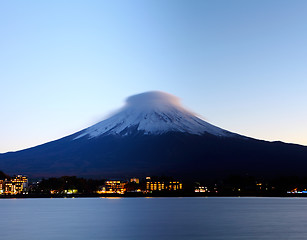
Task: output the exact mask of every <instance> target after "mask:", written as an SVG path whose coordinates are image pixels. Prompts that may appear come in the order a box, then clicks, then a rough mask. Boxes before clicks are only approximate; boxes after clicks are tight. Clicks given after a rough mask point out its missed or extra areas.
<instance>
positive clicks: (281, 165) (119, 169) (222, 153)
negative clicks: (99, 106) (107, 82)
mask: <svg viewBox="0 0 307 240" xmlns="http://www.w3.org/2000/svg"><path fill="white" fill-rule="evenodd" d="M306 167H307V147H305V146H300V145H296V144H286V143H282V142H267V141H262V140H257V139H253V138H249V137H245V136H242V135H239V134H236V133H232V132H229V131H226V130H224V129H221V128H219V127H216V126H214V125H212V124H210V123H208V122H206V121H204V120H202V119H201V118H199V117H197V116H196V115H195V114H193V113H192V112H190V111H188V110H186V109H185V108H183V107H182V106H181V104H180V101H179V99H178V98H177V97H175V96H173V95H171V94H168V93H164V92H158V91H153V92H146V93H141V94H138V95H134V96H131V97H129V98H128V99H127V100H126V104H125V106H124V107H123V108H122V109H120V110H119V111H118V112H117V113H115V114H114V115H113V116H111V117H109V118H107V119H106V120H103V121H101V122H99V123H97V124H95V125H93V126H91V127H89V128H87V129H84V130H82V131H79V132H77V133H75V134H72V135H70V136H67V137H64V138H61V139H59V140H56V141H52V142H49V143H45V144H43V145H39V146H36V147H33V148H29V149H25V150H22V151H17V152H9V153H5V154H0V170H2V171H4V172H6V173H8V174H18V173H21V174H25V175H28V176H29V177H51V176H53V177H57V176H63V175H76V176H82V177H97V178H102V177H104V178H114V177H132V176H135V177H144V176H147V175H156V176H161V175H165V176H174V177H178V178H184V179H190V180H202V179H208V178H211V179H213V178H220V177H223V176H227V175H230V174H250V175H256V176H264V177H266V176H278V175H304V174H305V170H304V169H305V168H306Z"/></svg>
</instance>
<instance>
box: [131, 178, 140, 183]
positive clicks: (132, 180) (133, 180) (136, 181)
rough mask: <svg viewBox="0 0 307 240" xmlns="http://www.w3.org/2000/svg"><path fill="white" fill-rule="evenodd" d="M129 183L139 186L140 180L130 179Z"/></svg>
mask: <svg viewBox="0 0 307 240" xmlns="http://www.w3.org/2000/svg"><path fill="white" fill-rule="evenodd" d="M130 182H131V183H133V182H135V183H136V184H139V183H140V179H138V178H131V179H130Z"/></svg>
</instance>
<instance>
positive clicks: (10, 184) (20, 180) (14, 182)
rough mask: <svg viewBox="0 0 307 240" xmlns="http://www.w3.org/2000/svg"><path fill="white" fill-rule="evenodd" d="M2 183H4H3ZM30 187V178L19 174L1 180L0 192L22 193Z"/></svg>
mask: <svg viewBox="0 0 307 240" xmlns="http://www.w3.org/2000/svg"><path fill="white" fill-rule="evenodd" d="M1 183H2V184H1ZM27 187H28V178H27V177H25V176H22V175H18V176H16V177H13V178H11V179H9V180H8V179H5V180H4V181H3V180H1V181H0V193H4V194H20V193H22V192H24V190H25V189H26V188H27Z"/></svg>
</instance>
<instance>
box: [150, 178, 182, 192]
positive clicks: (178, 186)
mask: <svg viewBox="0 0 307 240" xmlns="http://www.w3.org/2000/svg"><path fill="white" fill-rule="evenodd" d="M146 180H147V181H146V190H147V191H176V190H182V183H181V182H179V181H165V180H163V179H161V180H158V179H156V180H155V181H154V180H152V179H151V178H149V177H146Z"/></svg>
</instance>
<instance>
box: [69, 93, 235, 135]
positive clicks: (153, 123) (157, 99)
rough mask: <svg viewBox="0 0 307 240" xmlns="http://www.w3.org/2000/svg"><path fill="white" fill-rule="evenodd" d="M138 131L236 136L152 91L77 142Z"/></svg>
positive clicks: (172, 98) (175, 100)
mask: <svg viewBox="0 0 307 240" xmlns="http://www.w3.org/2000/svg"><path fill="white" fill-rule="evenodd" d="M135 131H139V132H141V133H143V134H163V133H166V132H182V133H190V134H196V135H202V134H205V133H209V134H213V135H215V136H224V137H230V136H234V135H236V134H234V133H231V132H228V131H226V130H223V129H221V128H218V127H216V126H213V125H211V124H209V123H207V122H206V121H204V120H202V119H200V118H198V117H196V116H195V115H194V114H192V113H191V112H190V111H188V110H186V109H184V108H183V107H182V106H181V104H180V100H179V98H177V97H176V96H173V95H171V94H168V93H164V92H160V91H152V92H145V93H141V94H137V95H134V96H131V97H129V98H127V100H126V104H125V106H124V107H123V108H122V109H121V110H120V111H118V112H117V113H116V114H114V115H113V116H111V117H110V118H108V119H106V120H103V121H101V122H99V123H97V124H95V125H93V126H91V127H89V128H87V129H85V130H84V131H82V132H80V135H78V136H77V137H76V138H74V139H78V138H81V137H85V136H87V137H88V138H95V137H98V136H101V135H110V134H113V135H122V136H125V135H129V134H132V133H135Z"/></svg>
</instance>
